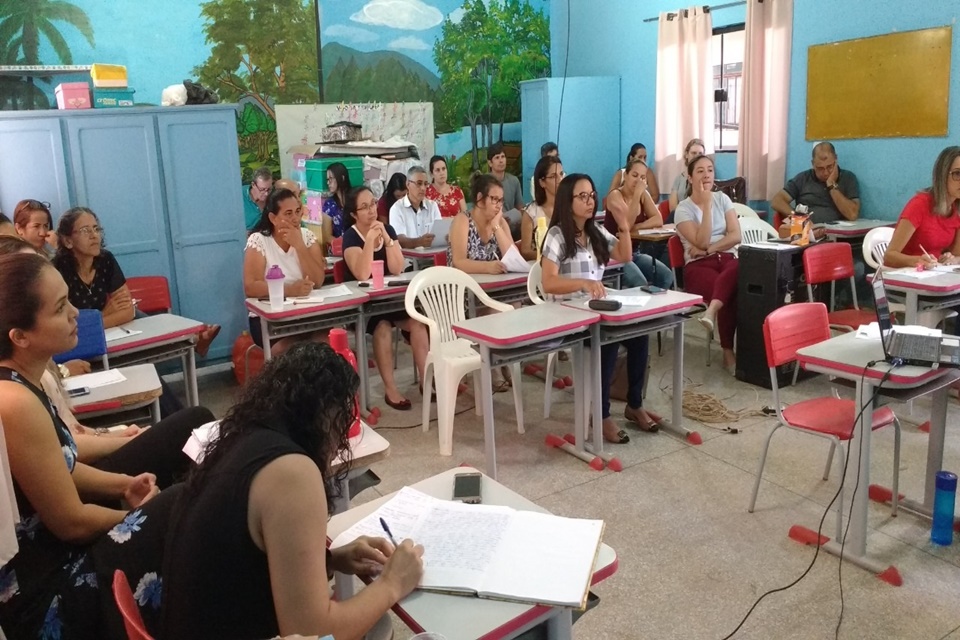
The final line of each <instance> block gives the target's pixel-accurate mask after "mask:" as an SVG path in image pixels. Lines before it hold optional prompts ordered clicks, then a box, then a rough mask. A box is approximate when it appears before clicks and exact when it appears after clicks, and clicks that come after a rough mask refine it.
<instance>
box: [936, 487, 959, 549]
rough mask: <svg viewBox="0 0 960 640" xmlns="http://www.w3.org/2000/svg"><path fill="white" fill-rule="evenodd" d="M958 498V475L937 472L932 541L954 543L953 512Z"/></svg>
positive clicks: (944, 543)
mask: <svg viewBox="0 0 960 640" xmlns="http://www.w3.org/2000/svg"><path fill="white" fill-rule="evenodd" d="M956 500H957V475H956V474H955V473H950V472H949V471H938V472H937V492H936V493H935V494H934V498H933V526H931V527H930V541H931V542H933V543H934V544H939V545H943V546H947V545H950V544H952V543H953V512H954V507H955V505H956Z"/></svg>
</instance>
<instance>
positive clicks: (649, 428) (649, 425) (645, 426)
mask: <svg viewBox="0 0 960 640" xmlns="http://www.w3.org/2000/svg"><path fill="white" fill-rule="evenodd" d="M644 413H645V412H644V411H643V409H640V408H637V409H634V408H633V407H631V406H630V405H627V407H626V408H625V409H624V410H623V417H624V418H626V419H627V422H631V423H633V424H634V425H636V427H637V429H640V431H644V432H646V433H656V432H657V431H660V425H659V424H657V422H656V421H655V420H648V419H647V417H646V416H645V415H644Z"/></svg>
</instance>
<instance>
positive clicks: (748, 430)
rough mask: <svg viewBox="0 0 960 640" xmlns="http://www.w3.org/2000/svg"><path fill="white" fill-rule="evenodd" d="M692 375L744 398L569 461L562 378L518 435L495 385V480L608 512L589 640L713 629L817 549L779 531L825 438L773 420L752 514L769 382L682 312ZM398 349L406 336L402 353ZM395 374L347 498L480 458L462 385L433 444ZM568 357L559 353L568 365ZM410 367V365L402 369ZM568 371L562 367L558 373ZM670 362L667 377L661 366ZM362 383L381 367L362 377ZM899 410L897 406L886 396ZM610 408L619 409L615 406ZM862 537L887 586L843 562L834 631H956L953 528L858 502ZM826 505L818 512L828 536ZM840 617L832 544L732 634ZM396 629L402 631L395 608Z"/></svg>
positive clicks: (533, 390)
mask: <svg viewBox="0 0 960 640" xmlns="http://www.w3.org/2000/svg"><path fill="white" fill-rule="evenodd" d="M688 334H692V335H688V337H687V340H686V349H687V353H686V363H685V364H686V372H685V373H686V376H687V378H688V380H689V382H688V384H697V385H702V386H698V387H697V388H696V390H697V391H698V392H702V393H713V394H715V395H716V396H717V397H718V398H720V399H722V400H723V402H724V403H725V404H726V406H727V407H729V408H731V409H743V410H745V412H744V413H745V414H749V415H745V417H743V418H742V419H741V420H740V421H738V422H737V423H735V425H734V426H736V427H737V428H738V429H740V431H741V432H740V433H739V434H729V433H724V432H722V431H721V430H719V429H718V427H719V428H722V427H724V426H726V425H713V426H712V427H710V426H706V425H699V424H694V423H691V422H689V421H688V425H690V424H692V425H693V427H694V428H696V429H698V430H699V431H700V433H701V434H702V436H703V440H704V442H703V444H702V445H701V446H691V445H688V444H686V443H685V442H682V441H680V440H678V439H676V438H673V437H671V436H669V435H665V434H656V435H651V434H645V433H640V432H638V431H636V430H635V429H630V428H629V427H628V428H627V429H628V432H629V433H630V436H631V442H630V443H629V444H626V445H621V446H616V445H610V447H611V449H613V450H614V451H616V453H617V454H618V455H619V457H620V459H621V461H622V462H623V466H624V469H623V471H622V472H621V473H614V472H611V471H602V472H596V471H593V470H591V469H589V468H588V467H587V466H586V465H585V464H583V463H582V462H580V461H578V460H577V459H575V458H573V457H571V456H568V455H566V454H564V453H561V452H559V451H557V450H553V449H550V448H548V447H547V446H545V444H544V438H545V436H546V435H547V434H548V433H564V432H566V431H569V430H570V426H569V425H570V423H571V416H572V408H573V398H572V393H571V392H569V391H568V392H561V391H554V393H555V396H554V398H555V399H554V405H553V411H552V415H551V417H550V418H549V419H543V418H542V414H543V383H542V382H541V381H538V380H534V379H533V378H531V377H529V376H524V382H523V385H524V398H525V402H524V412H525V416H526V420H525V422H526V434H525V435H519V434H517V432H516V427H515V418H514V409H513V406H512V400H511V398H512V396H511V394H499V395H497V396H495V399H494V408H495V413H496V420H497V459H498V470H499V479H500V481H501V482H503V483H504V484H506V485H507V486H509V487H510V488H512V489H513V490H515V491H517V492H519V493H521V494H523V495H524V496H526V497H528V498H530V499H531V500H534V501H535V502H537V503H538V504H540V505H542V506H544V507H546V508H548V509H550V510H552V511H554V512H555V513H558V514H562V515H568V516H580V517H589V518H602V519H604V520H605V521H606V533H605V537H604V539H605V541H606V542H607V543H608V544H609V545H611V546H612V547H613V548H614V549H615V550H616V551H617V553H618V555H619V560H620V564H619V566H620V568H619V572H618V573H617V574H616V575H614V576H613V577H612V578H610V579H608V580H606V581H605V582H603V583H601V584H600V585H598V586H597V588H596V589H595V591H596V592H597V593H598V594H599V595H600V597H601V603H600V606H599V607H598V608H597V609H595V610H594V611H591V612H590V613H588V614H587V615H586V616H584V617H583V619H582V620H581V621H580V622H579V623H578V624H577V625H576V626H575V627H574V632H575V636H576V637H578V638H586V639H591V640H592V639H597V640H601V639H611V640H613V639H617V640H619V639H624V640H626V639H639V638H684V639H686V638H704V639H717V640H719V639H720V638H723V637H725V636H726V635H727V634H729V633H730V632H731V631H732V630H733V629H734V628H735V627H736V626H737V624H738V623H739V621H740V619H741V618H742V617H743V616H744V615H745V614H746V612H747V611H748V609H749V608H750V607H751V605H752V604H753V603H754V601H755V600H756V599H757V597H758V596H759V595H760V594H762V593H763V592H765V591H767V590H769V589H774V588H777V587H783V586H785V585H787V584H789V583H790V582H791V581H793V580H795V579H796V578H797V577H798V576H799V575H800V574H801V573H802V572H803V571H804V570H805V569H806V567H807V565H808V564H809V562H810V559H811V558H812V557H813V554H814V550H813V549H812V548H808V547H803V546H801V545H799V544H797V543H796V542H793V541H792V540H790V539H789V538H788V537H787V531H788V529H789V527H790V526H791V525H792V524H797V523H799V524H804V525H806V526H808V527H811V528H816V525H817V523H818V521H819V519H820V517H821V515H822V514H823V510H824V508H825V506H826V504H827V503H828V502H829V501H830V499H831V498H832V497H833V494H834V493H835V491H836V489H837V487H838V483H839V477H838V476H839V474H837V473H833V475H832V476H831V479H830V480H829V481H823V480H821V479H820V477H821V474H822V471H823V465H824V462H825V459H826V453H827V446H826V445H825V444H824V443H823V442H821V441H819V440H817V439H814V438H811V437H809V436H804V435H802V434H797V433H795V432H792V431H788V430H785V429H782V430H780V431H778V432H777V435H776V436H775V437H774V439H773V443H772V445H771V448H770V455H769V457H768V463H767V469H766V472H765V473H764V481H763V483H762V484H761V486H760V494H759V499H758V502H757V510H756V512H755V513H753V514H749V513H747V510H746V509H747V503H748V500H749V497H750V491H751V489H752V485H753V481H754V478H755V473H756V465H757V461H758V458H759V453H760V447H761V446H762V443H763V438H764V437H765V435H766V433H767V431H768V429H769V427H770V425H771V424H772V421H771V420H770V419H769V418H766V417H763V416H762V415H759V414H757V413H753V411H754V410H758V409H759V408H760V407H762V406H763V405H767V404H772V399H771V397H770V392H769V391H767V390H765V389H760V388H757V387H753V386H751V385H747V384H745V383H741V382H738V381H737V380H735V379H734V378H733V377H732V376H730V375H729V374H727V373H725V372H724V370H723V369H722V368H721V367H720V365H719V353H717V349H714V360H715V362H714V365H713V366H712V367H709V368H706V367H704V364H703V361H704V354H703V349H704V346H705V345H704V343H703V341H702V340H701V339H699V336H700V332H699V331H698V329H697V326H696V325H695V324H688ZM671 348H672V344H671V341H670V339H669V338H665V340H664V353H663V355H662V356H660V357H657V356H656V355H655V356H654V357H653V358H652V374H651V379H650V384H649V386H648V396H647V405H648V406H649V407H651V408H653V409H656V410H658V411H660V412H661V413H663V414H664V415H668V414H669V402H670V400H669V396H668V395H667V394H668V393H669V389H667V391H666V392H664V391H662V390H661V387H662V386H666V385H669V383H670V380H671V377H670V375H669V370H670V367H671V363H672V354H671ZM401 351H403V350H401ZM401 357H402V358H406V359H403V360H402V362H401V369H400V371H398V378H399V379H400V380H401V381H406V382H407V384H408V388H407V389H406V391H407V392H409V393H410V394H411V396H410V397H411V399H412V400H414V401H415V403H414V410H413V411H409V412H396V411H393V410H392V409H390V408H388V407H386V406H381V410H382V411H383V417H382V418H381V420H380V424H379V425H378V426H379V428H380V433H382V434H383V435H384V436H385V437H386V438H387V439H388V440H389V441H390V443H391V453H390V457H389V458H388V459H387V460H386V461H384V462H381V463H379V464H377V465H375V467H374V470H375V471H376V473H377V474H378V475H379V476H380V477H381V478H382V480H383V482H382V484H381V485H380V486H378V487H376V488H375V489H370V490H367V491H366V492H364V493H362V494H361V495H360V496H358V498H357V501H358V502H363V501H365V500H369V499H371V498H374V497H377V496H379V495H383V494H386V493H389V492H391V491H394V490H396V489H398V488H400V487H401V486H403V485H404V484H408V483H412V482H415V481H417V480H420V479H422V478H424V477H427V476H430V475H432V474H435V473H438V472H440V471H443V470H446V469H449V468H451V467H454V466H457V465H459V464H460V463H462V462H466V463H469V464H472V465H475V466H477V467H479V468H481V469H482V468H483V466H484V449H483V437H482V422H481V419H480V418H478V417H477V416H476V415H475V414H474V412H473V410H472V397H471V395H470V392H468V393H467V394H465V395H464V396H463V397H462V398H461V399H460V404H459V405H458V410H461V411H460V413H459V414H458V416H457V418H456V422H455V427H454V454H453V456H452V457H446V458H445V457H441V456H440V455H439V454H438V450H437V431H436V425H435V424H434V425H433V428H432V430H431V431H430V433H427V434H424V433H423V432H422V431H421V429H420V425H419V422H418V420H419V416H420V405H419V402H418V401H419V394H418V393H417V389H416V386H415V384H414V382H413V378H412V374H410V373H409V356H408V355H404V354H401ZM566 366H568V365H563V364H562V365H561V367H566ZM404 367H406V368H404ZM562 370H565V369H562ZM665 374H666V375H665ZM372 383H373V394H372V395H373V397H375V398H376V397H382V393H377V391H378V388H379V386H378V385H379V378H377V377H376V376H375V374H374V376H373V381H372ZM827 389H828V387H827V385H826V383H825V382H824V381H823V380H820V379H814V380H810V381H807V382H803V383H801V384H800V385H799V387H798V388H796V389H791V390H788V391H787V392H786V394H785V395H784V398H783V400H784V401H785V402H790V401H793V400H796V399H797V398H799V397H802V396H805V395H808V394H810V395H812V394H818V393H825V392H826V390H827ZM236 390H237V388H236V385H235V383H233V381H232V376H231V374H229V373H220V374H214V375H210V376H205V377H203V378H201V387H200V393H201V398H202V400H203V402H204V404H206V405H207V406H210V407H211V408H212V409H213V410H214V412H215V413H217V414H218V415H221V414H222V413H223V411H224V410H225V409H226V407H228V406H229V404H230V402H231V401H232V398H233V396H234V394H235V393H236ZM895 409H896V411H897V413H898V414H899V415H906V414H907V411H906V407H902V406H896V407H895ZM927 412H928V404H927V403H926V402H925V401H923V400H921V401H918V402H917V403H915V407H914V415H915V416H917V417H919V418H920V419H921V421H922V420H924V419H926V413H927ZM614 415H615V416H618V415H622V404H620V403H615V405H614ZM958 418H960V407H958V404H957V401H956V400H955V399H951V401H950V410H949V413H948V438H947V444H946V453H945V459H944V467H945V468H946V469H951V470H954V471H956V470H958V469H960V441H958V439H957V438H956V437H953V436H954V431H955V426H956V424H957V422H958ZM926 445H927V436H926V434H923V433H921V432H919V431H918V430H917V429H916V427H915V426H912V425H910V424H907V423H905V424H904V434H903V443H902V456H901V463H900V474H901V475H900V478H901V485H900V486H901V490H902V492H905V493H907V494H908V495H912V496H917V495H918V494H919V492H920V491H921V490H922V487H923V471H924V467H925V463H926ZM892 449H893V432H892V431H891V430H889V429H884V430H881V431H879V432H876V433H875V434H874V449H873V460H872V465H871V479H872V481H874V482H880V483H884V484H888V483H889V479H890V476H891V471H892V470H891V465H892V459H893V457H892ZM869 520H870V527H871V529H870V533H869V549H870V552H871V554H872V555H873V556H874V557H875V558H878V559H881V560H883V561H884V562H888V563H890V564H893V565H896V566H897V567H898V568H899V570H900V572H901V574H902V575H903V580H904V584H903V586H901V587H899V588H895V587H892V586H890V585H888V584H887V583H885V582H882V581H880V580H878V579H877V578H875V577H874V576H872V575H870V574H868V573H867V572H865V571H863V570H861V569H858V568H856V567H854V566H853V565H851V564H848V563H845V564H844V566H843V572H842V578H843V595H844V610H843V625H842V627H841V629H840V637H842V638H905V639H911V640H922V639H930V640H934V639H939V638H955V639H957V640H960V607H958V606H957V603H958V602H960V542H958V543H957V544H955V545H954V546H952V547H946V548H940V547H935V546H934V545H932V544H931V543H930V542H929V522H927V521H925V520H923V519H921V518H918V517H915V516H913V515H911V514H909V513H906V512H901V514H900V515H899V516H898V517H896V518H891V517H890V513H889V510H888V509H887V508H885V507H883V506H880V505H875V504H871V506H870V515H869ZM833 527H834V519H833V515H832V514H831V515H828V516H827V519H826V522H825V524H824V532H825V534H826V535H830V536H832V535H833ZM839 615H840V589H839V583H838V562H837V560H836V558H834V557H832V556H829V555H827V554H821V555H820V556H819V558H818V559H817V561H816V563H815V565H814V567H813V569H812V570H811V571H810V573H809V574H808V575H807V577H806V578H805V579H804V580H803V581H801V582H800V583H799V584H797V585H796V586H795V587H793V588H791V589H789V590H787V591H785V592H781V593H776V594H773V595H771V596H769V597H767V598H766V599H765V600H764V601H763V602H762V603H761V604H760V605H759V606H758V607H757V608H756V610H755V611H754V612H753V614H752V615H751V616H750V618H749V620H748V621H747V622H746V624H745V625H744V626H743V628H742V629H741V630H740V631H739V633H738V634H737V635H736V636H735V637H737V638H764V639H766V638H803V639H808V638H832V637H833V636H834V629H835V627H836V624H837V621H838V618H839ZM395 628H396V636H395V637H396V638H397V639H398V640H403V639H404V638H409V637H410V635H412V634H411V633H410V632H409V631H408V630H406V628H405V627H404V626H403V625H402V623H400V622H399V621H397V622H396V623H395Z"/></svg>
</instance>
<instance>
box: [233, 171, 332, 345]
mask: <svg viewBox="0 0 960 640" xmlns="http://www.w3.org/2000/svg"><path fill="white" fill-rule="evenodd" d="M300 213H301V212H300V200H298V199H297V197H296V196H295V195H294V193H293V192H292V191H290V190H289V189H276V190H274V191H273V192H272V193H271V194H270V195H269V196H268V197H267V202H266V204H265V205H264V207H263V214H262V215H261V217H260V222H258V223H257V226H256V227H254V228H253V232H252V233H251V234H250V236H249V237H248V238H247V248H246V250H245V251H244V254H243V293H244V295H245V296H247V297H248V298H265V297H267V296H268V295H269V290H268V288H267V271H269V270H270V267H272V266H273V265H277V266H278V267H280V269H281V270H282V271H283V294H284V295H285V296H289V297H297V296H306V295H310V291H311V290H313V288H314V287H318V286H320V285H322V284H323V279H324V277H325V273H324V272H325V268H326V259H325V258H324V257H323V253H322V252H321V247H320V244H319V243H318V242H317V238H316V236H314V235H313V232H312V231H310V230H309V229H304V228H301V227H300V217H301V215H300ZM250 335H251V336H252V337H253V340H254V342H256V343H257V344H258V345H260V346H263V336H262V334H261V330H260V322H259V321H258V320H257V319H256V318H252V320H251V322H250ZM325 335H326V333H325V332H318V333H317V334H315V335H314V336H313V337H317V338H320V339H323V338H324V337H325ZM300 338H301V339H302V336H301V337H300ZM295 340H296V338H293V339H291V338H284V339H282V340H279V341H278V342H277V343H276V345H274V346H273V349H272V351H273V355H275V356H276V355H279V353H282V352H283V351H284V350H286V349H288V348H289V347H290V345H291V344H292V343H293V342H294V341H295ZM278 349H279V351H278Z"/></svg>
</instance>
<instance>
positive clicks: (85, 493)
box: [0, 254, 159, 640]
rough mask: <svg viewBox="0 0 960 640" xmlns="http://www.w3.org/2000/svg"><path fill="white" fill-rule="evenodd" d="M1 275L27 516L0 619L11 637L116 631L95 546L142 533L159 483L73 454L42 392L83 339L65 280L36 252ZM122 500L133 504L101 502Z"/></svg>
mask: <svg viewBox="0 0 960 640" xmlns="http://www.w3.org/2000/svg"><path fill="white" fill-rule="evenodd" d="M0 273H2V274H3V277H2V278H0V418H2V422H3V429H4V435H5V437H6V441H7V448H8V453H9V458H10V468H11V470H12V473H13V483H14V491H15V494H16V498H17V506H18V508H19V511H20V517H21V520H20V523H19V524H18V525H17V527H16V534H17V542H18V544H19V552H18V553H17V555H16V556H14V558H13V559H12V560H11V561H10V562H8V563H7V564H6V565H4V566H3V567H2V568H0V626H2V627H3V630H4V632H5V633H6V635H7V637H9V638H11V640H13V639H19V638H57V639H61V638H62V639H64V640H66V639H71V638H107V637H113V636H111V634H110V633H107V632H106V630H105V629H104V628H103V625H102V616H101V614H100V608H99V607H100V604H102V601H101V599H100V598H101V595H102V592H101V590H100V589H98V579H97V568H96V566H95V563H94V562H93V561H92V560H91V558H90V556H89V555H88V551H89V550H90V548H91V547H90V544H91V543H92V542H95V541H97V540H98V539H102V538H104V537H105V536H104V534H109V536H113V537H115V538H122V539H123V540H124V541H128V540H129V539H131V538H133V537H136V536H137V532H138V531H140V529H141V528H142V525H143V524H144V522H145V521H146V519H147V518H146V517H145V516H144V515H143V513H142V510H141V509H140V507H141V506H142V505H144V503H146V502H147V501H148V500H150V499H151V498H152V497H153V496H155V495H156V494H157V493H158V492H159V489H158V488H157V487H156V484H155V478H154V476H153V475H152V474H147V473H144V474H141V475H139V476H136V477H131V476H128V475H124V474H117V473H108V472H104V471H100V470H98V469H94V468H92V467H89V466H87V465H85V464H83V463H81V462H79V461H77V450H76V444H75V442H74V440H73V437H72V436H71V434H70V430H69V429H68V428H67V426H66V425H65V424H64V423H63V421H62V420H61V419H60V418H59V416H58V415H57V413H56V411H55V410H54V408H53V406H52V405H51V404H50V402H49V400H48V399H47V397H46V396H45V395H44V394H43V392H42V391H41V390H40V377H41V375H42V374H43V371H44V368H45V366H46V364H47V361H48V360H49V359H50V358H51V357H52V356H53V355H54V354H56V353H62V352H64V351H68V350H70V349H72V348H73V347H74V346H75V345H76V343H77V323H76V318H77V310H76V308H74V307H73V306H72V305H71V304H70V302H69V300H68V298H67V285H66V284H65V283H64V281H63V278H62V277H61V276H60V274H59V273H58V272H57V270H56V269H55V268H54V267H53V266H52V265H51V264H50V263H49V262H47V261H46V260H45V259H44V258H42V257H40V256H38V255H26V254H13V255H5V256H0ZM121 499H122V500H123V501H125V502H126V503H127V504H128V505H130V506H131V507H132V508H133V509H134V510H133V511H132V512H130V513H128V512H127V511H126V510H120V509H116V508H109V507H105V506H100V504H111V503H113V504H119V502H120V500H121ZM96 503H99V504H96ZM107 594H109V589H108V590H107Z"/></svg>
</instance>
